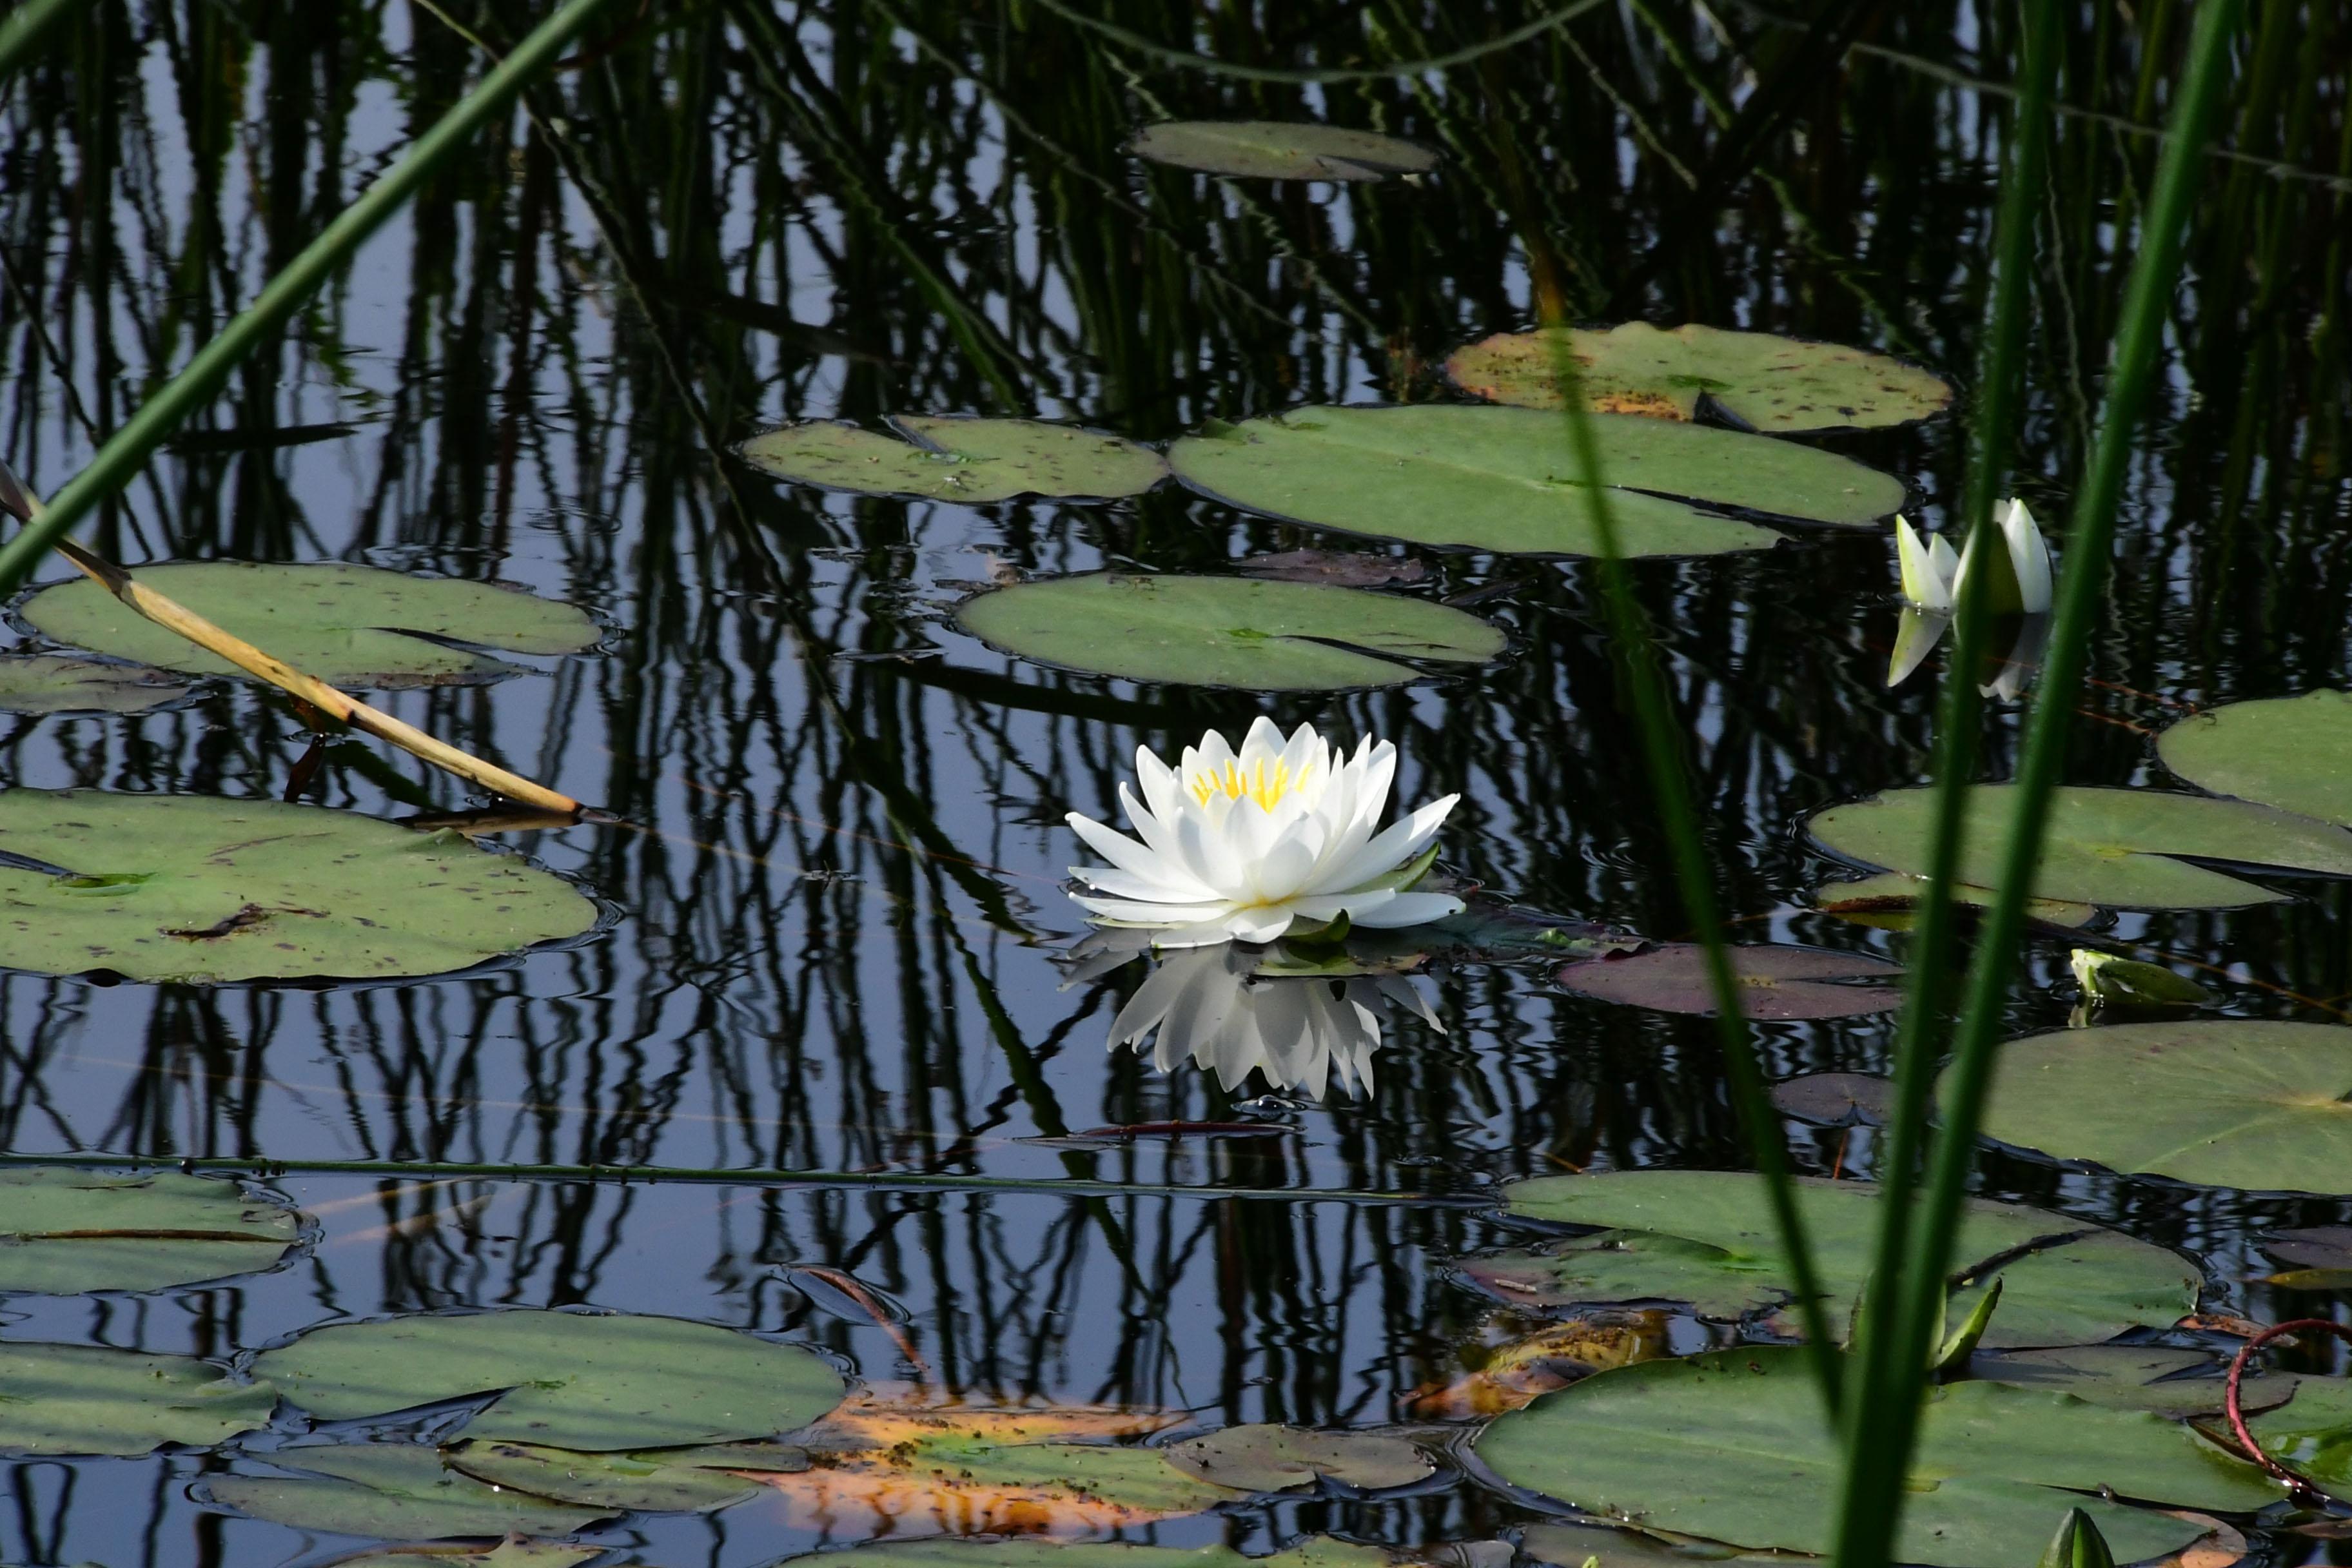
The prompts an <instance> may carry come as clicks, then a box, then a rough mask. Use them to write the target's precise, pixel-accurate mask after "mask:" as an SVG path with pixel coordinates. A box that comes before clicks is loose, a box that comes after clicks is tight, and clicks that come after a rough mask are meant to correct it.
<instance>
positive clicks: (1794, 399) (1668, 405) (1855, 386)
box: [1445, 321, 1952, 434]
mask: <svg viewBox="0 0 2352 1568" xmlns="http://www.w3.org/2000/svg"><path fill="white" fill-rule="evenodd" d="M1562 331H1566V333H1567V337H1568V348H1569V352H1570V354H1571V355H1573V356H1574V358H1575V360H1576V365H1577V375H1578V380H1579V383H1580V385H1581V386H1582V388H1583V391H1584V395H1585V399H1586V401H1587V403H1588V404H1589V405H1591V407H1592V408H1594V409H1596V410H1599V411H1601V412H1604V413H1611V414H1642V415H1647V416H1651V417H1653V418H1662V419H1685V420H1687V419H1696V418H1697V417H1698V412H1699V405H1700V402H1701V400H1702V399H1704V400H1705V401H1706V403H1708V404H1710V405H1713V406H1714V407H1715V408H1717V410H1719V411H1720V412H1721V413H1723V414H1724V415H1726V416H1728V417H1729V418H1731V419H1734V420H1736V421H1738V423H1739V424H1741V425H1744V426H1747V427H1748V428H1749V429H1751V430H1763V431H1770V432H1774V433H1782V434H1785V433H1788V432H1791V431H1799V430H1856V429H1877V428H1880V427H1883V426H1890V425H1907V424H1909V423H1910V422H1911V421H1913V420H1915V419H1925V418H1927V417H1928V416H1930V415H1935V414H1940V413H1942V412H1943V410H1944V408H1945V407H1946V406H1947V405H1948V404H1949V403H1950V402H1951V401H1952V388H1951V386H1950V384H1948V383H1947V382H1946V381H1945V380H1944V379H1943V378H1942V377H1940V376H1936V375H1930V374H1928V373H1927V372H1926V371H1924V370H1921V369H1919V368H1918V367H1917V366H1916V365H1909V364H1905V363H1903V362H1902V361H1901V360H1897V359H1889V358H1888V357H1887V356H1886V355H1885V354H1877V353H1870V352H1869V351H1868V350H1866V349H1851V348H1846V347H1843V345H1841V344H1838V343H1820V342H1807V341H1806V340H1804V339H1801V338H1784V337H1780V336H1777V335H1775V334H1774V333H1771V332H1740V331H1727V330H1725V329H1723V328H1721V327H1703V326H1698V325H1696V324H1693V325H1690V326H1684V327H1676V328H1675V329H1674V330H1673V331H1659V330H1658V329H1657V328H1655V327H1654V326H1651V325H1650V324H1649V323H1648V322H1646V321H1627V322H1625V323H1624V324H1622V326H1615V327H1606V328H1594V327H1577V328H1573V329H1556V328H1555V329H1545V330H1541V331H1532V332H1497V333H1496V334H1495V335H1494V336H1493V337H1491V338H1485V339H1481V340H1480V341H1479V342H1475V343H1470V344H1468V345H1466V346H1465V347H1463V348H1459V349H1456V350H1454V353H1453V356H1452V357H1451V358H1449V359H1448V360H1447V361H1446V362H1445V369H1446V373H1447V374H1450V375H1451V376H1452V377H1453V378H1454V384H1455V385H1457V386H1459V387H1461V388H1462V389H1463V390H1464V391H1465V392H1468V393H1472V394H1474V395H1477V396H1479V397H1484V398H1487V399H1489V400H1490V401H1493V402H1496V403H1508V404H1512V405H1517V406H1518V407H1521V408H1558V407H1559V405H1560V395H1559V373H1558V355H1559V346H1558V345H1559V337H1560V335H1561V332H1562Z"/></svg>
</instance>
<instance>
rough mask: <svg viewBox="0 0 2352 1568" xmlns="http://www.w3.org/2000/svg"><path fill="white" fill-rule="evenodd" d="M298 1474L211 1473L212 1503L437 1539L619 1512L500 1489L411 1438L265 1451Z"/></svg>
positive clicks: (546, 1527) (397, 1536)
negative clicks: (451, 1464)
mask: <svg viewBox="0 0 2352 1568" xmlns="http://www.w3.org/2000/svg"><path fill="white" fill-rule="evenodd" d="M265 1458H267V1459H268V1462H269V1463H270V1464H272V1465H275V1466H277V1467H278V1468H280V1469H289V1470H302V1471H307V1472H309V1473H308V1474H306V1475H303V1476H299V1477H292V1476H211V1477H207V1478H206V1479H205V1482H204V1489H205V1493H206V1495H207V1496H208V1497H209V1498H210V1500H212V1501H213V1502H215V1503H217V1504H219V1505H220V1506H221V1507H223V1508H232V1509H235V1510H237V1511H238V1512H239V1513H245V1514H250V1515H252V1516H253V1517H254V1518H256V1519H263V1520H268V1521H269V1522H270V1523H272V1524H282V1525H286V1526H288V1527H289V1528H290V1529H294V1530H311V1531H326V1532H331V1533H332V1534H336V1535H372V1536H375V1537H377V1538H378V1539H381V1540H389V1541H434V1540H444V1539H446V1538H448V1537H451V1536H465V1535H506V1534H509V1533H510V1532H511V1533H520V1534H524V1535H562V1534H565V1533H567V1532H569V1531H574V1530H580V1529H583V1528H584V1527H585V1526H588V1525H591V1524H594V1523H595V1522H596V1521H599V1520H603V1519H609V1518H611V1517H612V1516H613V1514H614V1513H615V1512H617V1511H618V1510H614V1509H593V1508H571V1507H567V1506H565V1505H564V1504H562V1503H556V1502H550V1501H548V1500H546V1499H544V1498H536V1497H530V1496H529V1495H527V1494H525V1493H522V1492H517V1491H500V1490H499V1489H498V1488H496V1487H492V1486H486V1485H484V1484H483V1483H482V1482H480V1481H478V1480H476V1479H473V1478H472V1477H470V1476H466V1475H460V1474H459V1473H458V1472H457V1471H456V1470H453V1469H451V1468H448V1467H447V1466H446V1465H445V1464H443V1463H442V1462H441V1456H440V1455H439V1454H438V1453H436V1452H435V1451H434V1450H433V1449H431V1448H428V1447H423V1446H421V1445H419V1444H414V1443H347V1444H335V1445H315V1446H308V1447H293V1448H278V1449H274V1450H272V1451H271V1452H270V1453H269V1454H268V1455H267V1456H265Z"/></svg>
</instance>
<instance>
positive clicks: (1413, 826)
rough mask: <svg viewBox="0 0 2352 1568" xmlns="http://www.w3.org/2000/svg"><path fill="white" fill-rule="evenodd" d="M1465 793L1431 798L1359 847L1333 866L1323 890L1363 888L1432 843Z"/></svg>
mask: <svg viewBox="0 0 2352 1568" xmlns="http://www.w3.org/2000/svg"><path fill="white" fill-rule="evenodd" d="M1461 798H1462V797H1461V796H1460V795H1445V796H1443V797H1441V798H1439V799H1437V800H1433V801H1431V802H1430V803H1429V804H1428V805H1424V806H1423V807H1422V808H1421V809H1420V810H1418V811H1416V812H1414V813H1413V814H1412V816H1408V817H1406V818H1405V819H1404V820H1403V821H1402V822H1398V823H1392V824H1391V825H1390V826H1389V827H1388V828H1387V829H1386V830H1384V831H1383V832H1381V834H1380V835H1379V836H1378V837H1374V838H1373V839H1372V840H1371V841H1370V843H1368V844H1366V845H1365V846H1364V847H1362V848H1361V849H1359V850H1358V851H1356V853H1355V856H1354V857H1353V858H1351V859H1349V861H1347V862H1346V863H1345V864H1343V865H1338V866H1334V867H1332V868H1330V870H1329V871H1328V873H1327V875H1326V879H1325V881H1324V885H1323V888H1322V889H1318V891H1320V890H1327V889H1328V890H1331V891H1339V890H1343V889H1349V888H1360V887H1362V886H1363V885H1364V884H1365V883H1367V882H1369V881H1371V880H1373V879H1376V878H1379V877H1381V876H1384V875H1386V874H1387V873H1388V872H1391V871H1393V870H1395V869H1396V868H1398V867H1399V866H1402V865H1403V864H1404V863H1405V862H1406V861H1408V860H1410V859H1412V858H1413V857H1414V856H1416V855H1418V854H1420V853H1421V852H1422V851H1423V849H1426V848H1428V847H1429V842H1430V840H1431V839H1433V838H1435V837H1437V830H1438V829H1439V828H1440V827H1442V826H1444V824H1445V817H1446V814H1447V813H1449V812H1451V811H1452V810H1453V809H1454V803H1455V802H1456V801H1458V800H1460V799H1461Z"/></svg>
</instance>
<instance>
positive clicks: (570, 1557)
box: [332, 1536, 604, 1568]
mask: <svg viewBox="0 0 2352 1568" xmlns="http://www.w3.org/2000/svg"><path fill="white" fill-rule="evenodd" d="M603 1555H604V1548H603V1547H601V1546H581V1545H578V1544H576V1543H574V1542H569V1541H526V1540H523V1539H522V1538H521V1537H520V1536H517V1537H514V1538H511V1539H509V1540H506V1541H501V1542H499V1543H498V1544H496V1545H495V1546H464V1545H459V1546H436V1545H433V1544H431V1543H430V1542H416V1543H412V1544H410V1545H406V1546H388V1547H384V1548H383V1549H382V1550H380V1551H375V1552H362V1553H361V1554H360V1555H359V1556H357V1557H339V1558H337V1559H336V1560H335V1562H334V1563H333V1564H332V1568H579V1564H581V1563H585V1562H587V1561H588V1560H589V1559H591V1558H593V1557H602V1556H603Z"/></svg>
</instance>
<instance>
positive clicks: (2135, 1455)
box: [1477, 1347, 2281, 1568]
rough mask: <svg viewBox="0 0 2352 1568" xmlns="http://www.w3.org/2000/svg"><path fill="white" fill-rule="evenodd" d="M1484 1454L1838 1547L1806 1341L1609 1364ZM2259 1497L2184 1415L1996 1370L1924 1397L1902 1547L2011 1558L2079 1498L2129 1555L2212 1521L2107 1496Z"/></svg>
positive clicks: (1646, 1516) (1518, 1477) (1603, 1493)
mask: <svg viewBox="0 0 2352 1568" xmlns="http://www.w3.org/2000/svg"><path fill="white" fill-rule="evenodd" d="M1477 1452H1478V1457H1479V1458H1482V1459H1484V1460H1485V1461H1486V1464H1487V1465H1488V1466H1489V1467H1491V1468H1493V1469H1494V1471H1495V1472H1496V1474H1497V1475H1499V1476H1501V1477H1502V1478H1503V1479H1505V1480H1507V1481H1508V1482H1510V1483H1511V1484H1513V1485H1515V1486H1520V1487H1526V1488H1528V1489H1531V1490H1534V1491H1538V1492H1540V1493H1542V1494H1544V1495H1545V1496H1547V1497H1550V1498H1554V1499H1557V1500H1559V1501H1562V1502H1566V1503H1570V1504H1572V1505H1574V1506H1575V1507H1577V1508H1580V1509H1582V1510H1585V1511H1587V1512H1589V1513H1593V1514H1597V1515H1601V1516H1603V1517H1608V1518H1617V1519H1628V1520H1638V1521H1640V1522H1641V1523H1642V1524H1643V1526H1644V1527H1646V1528H1649V1529H1663V1530H1671V1531H1677V1532H1681V1533H1686V1534H1691V1535H1703V1536H1706V1537H1707V1538H1709V1539H1710V1540H1715V1541H1720V1542H1727V1543H1728V1544H1731V1545H1736V1546H1743V1547H1748V1548H1750V1549H1771V1550H1778V1551H1783V1552H1827V1551H1828V1550H1829V1548H1830V1531H1831V1527H1832V1509H1831V1508H1830V1507H1829V1506H1828V1504H1827V1500H1828V1499H1830V1498H1832V1497H1833V1496H1834V1495H1835V1494H1836V1490H1837V1482H1838V1477H1839V1475H1840V1473H1841V1471H1842V1470H1843V1452H1842V1446H1841V1445H1840V1443H1839V1442H1838V1440H1837V1436H1836V1434H1835V1433H1834V1431H1833V1430H1832V1428H1831V1426H1830V1425H1829V1423H1828V1420H1827V1417H1826V1416H1825V1415H1824V1413H1823V1412H1822V1406H1821V1402H1820V1394H1819V1392H1818V1391H1817V1390H1816V1389H1815V1387H1814V1386H1813V1383H1812V1378H1811V1370H1810V1368H1809V1366H1808V1364H1807V1362H1806V1358H1805V1352H1802V1351H1800V1350H1795V1349H1791V1348H1762V1347H1759V1348H1754V1349H1749V1350H1745V1351H1736V1352H1727V1353H1723V1354H1716V1355H1701V1356H1692V1357H1687V1358H1685V1359H1683V1360H1679V1361H1654V1362H1646V1363H1641V1364H1639V1365H1635V1366H1629V1367H1623V1368H1620V1369H1618V1370H1615V1371H1612V1372H1604V1373H1599V1374H1597V1375H1595V1376H1592V1377H1589V1378H1586V1379H1584V1380H1583V1381H1581V1382H1580V1383H1575V1384H1570V1385H1569V1386H1568V1387H1566V1388H1563V1389H1560V1390H1559V1391H1558V1392H1556V1393H1553V1394H1546V1395H1544V1396H1543V1397H1542V1398H1540V1399H1538V1400H1537V1401H1536V1402H1535V1403H1534V1404H1533V1405H1528V1407H1527V1408H1526V1409H1524V1410H1519V1411H1515V1412H1513V1413H1511V1414H1509V1415H1503V1416H1500V1417H1498V1418H1497V1419H1496V1421H1495V1423H1494V1425H1493V1426H1489V1427H1488V1428H1487V1429H1486V1432H1485V1433H1484V1434H1483V1435H1482V1436H1480V1437H1479V1438H1478V1440H1477ZM2105 1489H2112V1491H2113V1493H2114V1494H2115V1495H2116V1496H2117V1497H2121V1498H2128V1499H2132V1500H2138V1501H2145V1502H2151V1503H2161V1504H2166V1505H2169V1506H2173V1507H2179V1508H2198V1509H2219V1510H2228V1511H2233V1512H2234V1511H2245V1510H2254V1509H2259V1508H2262V1507H2263V1506H2265V1505H2266V1504H2268V1503H2271V1502H2274V1501H2276V1500H2278V1499H2279V1497H2280V1495H2281V1490H2280V1489H2279V1488H2278V1487H2277V1486H2276V1485H2275V1484H2274V1483H2273V1482H2272V1481H2270V1480H2269V1479H2268V1478H2266V1477H2265V1476H2263V1473H2262V1472H2261V1471H2259V1470H2257V1469H2256V1468H2254V1467H2253V1466H2252V1465H2249V1464H2246V1463H2245V1462H2243V1461H2242V1460H2239V1459H2235V1458H2231V1457H2230V1456H2229V1455H2227V1454H2225V1453H2223V1452H2222V1451H2221V1449H2220V1448H2218V1447H2214V1446H2213V1445H2212V1444H2210V1443H2208V1442H2206V1441H2205V1440H2204V1439H2203V1438H2201V1437H2200V1436H2197V1435H2196V1434H2195V1433H2193V1432H2191V1431H2189V1429H2188V1428H2186V1427H2184V1426H2179V1425H2176V1424H2174V1423H2172V1422H2169V1421H2166V1420H2164V1419H2163V1418H2161V1417H2159V1416H2156V1415H2147V1414H2146V1413H2144V1412H2141V1411H2131V1410H2110V1409H2105V1408H2102V1407H2100V1406H2098V1405H2088V1404H2084V1403H2083V1402H2082V1401H2079V1400H2074V1399H2069V1398H2067V1397H2065V1396H2064V1395H2062V1394H2041V1393H2034V1392H2031V1391H2028V1390H2025V1389H2021V1388H2011V1387H2006V1386H2004V1385H2002V1384H1996V1383H1960V1384H1948V1385H1947V1386H1945V1387H1943V1388H1940V1389H1937V1390H1936V1391H1935V1392H1934V1393H1933V1394H1930V1395H1929V1398H1928V1403H1927V1408H1926V1409H1925V1410H1924V1411H1923V1412H1922V1413H1921V1415H1920V1424H1919V1447H1918V1452H1917V1455H1916V1458H1915V1459H1914V1461H1913V1464H1912V1471H1911V1477H1910V1479H1909V1481H1908V1483H1907V1485H1906V1490H1907V1492H1908V1494H1909V1495H1908V1498H1907V1500H1906V1503H1905V1505H1904V1515H1903V1527H1902V1533H1901V1536H1900V1538H1899V1539H1898V1541H1897V1542H1896V1543H1895V1560H1896V1561H1897V1562H1901V1563H1927V1564H1933V1565H1936V1568H2011V1565H2012V1564H2015V1563H2024V1562H2030V1561H2032V1560H2033V1559H2034V1558H2035V1557H2036V1555H2037V1554H2038V1553H2039V1552H2040V1551H2041V1549H2042V1545H2043V1544H2044V1543H2046V1542H2047V1541H2048V1539H2049V1535H2050V1531H2051V1528H2052V1521H2053V1520H2054V1519H2056V1518H2057V1517H2058V1516H2059V1515H2061V1514H2063V1512H2064V1511H2065V1510H2066V1509H2067V1508H2069V1507H2079V1508H2082V1509H2083V1510H2084V1511H2086V1512H2087V1513H2089V1514H2090V1515H2091V1516H2092V1518H2093V1519H2095V1521H2097V1523H2098V1526H2099V1529H2100V1531H2102V1532H2103V1533H2105V1536H2106V1538H2107V1541H2108V1542H2109V1544H2110V1545H2111V1546H2112V1547H2113V1549H2114V1552H2115V1556H2116V1561H2117V1562H2118V1563H2132V1562H2138V1561H2140V1560H2142V1559H2145V1558H2150V1557H2155V1556H2158V1555H2159V1554H2161V1553H2163V1552H2170V1551H2173V1550H2175V1549H2176V1548H2179V1547H2180V1546H2184V1545H2186V1544H2187V1543H2188V1542H2190V1541H2193V1540H2195V1539H2196V1538H2197V1537H2198V1536H2199V1535H2200V1534H2202V1533H2204V1527H2203V1526H2200V1525H2198V1524H2193V1523H2189V1522H2187V1521H2181V1520H2177V1519H2172V1518H2169V1517H2167V1516H2164V1515H2161V1514H2156V1513H2151V1512H2147V1511H2145V1510H2138V1509H2133V1508H2127V1507H2124V1506H2121V1505H2120V1504H2117V1503H2115V1502H2111V1501H2108V1500H2105V1498H2103V1497H2098V1496H2092V1495H2085V1494H2091V1493H2095V1492H2099V1491H2102V1490H2105Z"/></svg>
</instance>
